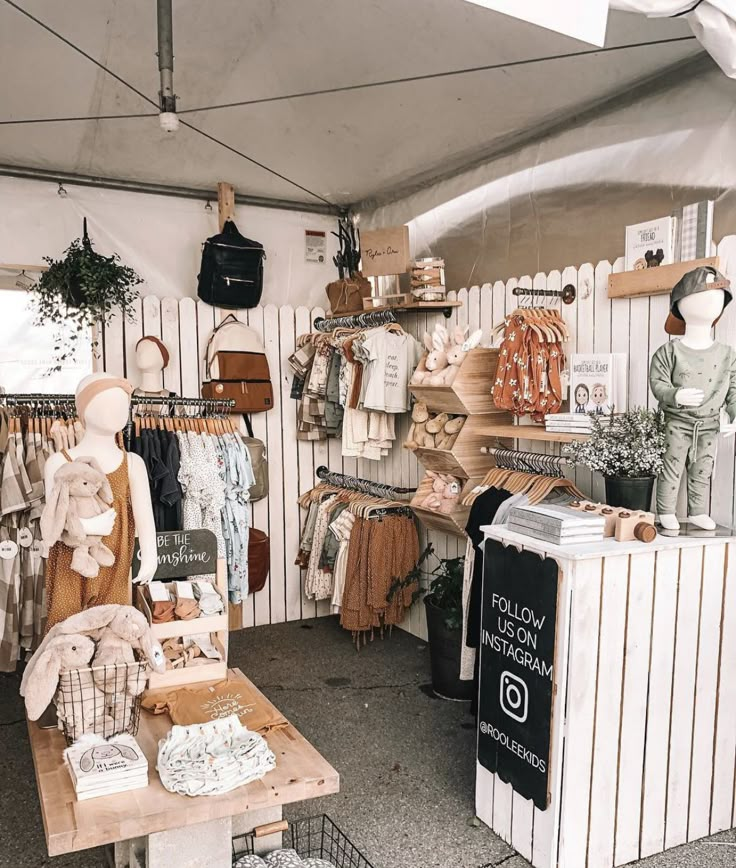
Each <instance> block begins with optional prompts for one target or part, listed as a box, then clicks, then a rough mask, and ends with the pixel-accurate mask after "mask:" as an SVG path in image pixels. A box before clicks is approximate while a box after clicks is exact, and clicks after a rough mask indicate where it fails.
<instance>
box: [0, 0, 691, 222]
mask: <svg viewBox="0 0 736 868" xmlns="http://www.w3.org/2000/svg"><path fill="white" fill-rule="evenodd" d="M15 2H16V3H17V4H18V5H19V6H21V7H22V8H23V9H25V10H27V11H28V12H30V13H31V14H32V15H34V16H36V17H37V18H39V19H40V20H41V21H43V22H44V23H46V24H47V25H49V26H50V27H51V28H53V29H54V30H56V31H58V32H59V33H60V34H61V35H63V36H64V37H65V38H67V39H68V40H70V41H71V42H73V43H75V44H76V45H78V46H79V47H80V48H82V49H83V50H84V51H86V52H87V53H88V54H90V55H91V56H92V57H94V58H96V59H98V60H99V61H100V62H102V63H103V64H104V65H106V66H107V67H108V68H109V69H110V70H112V71H114V72H115V73H117V74H118V75H119V76H121V77H122V78H123V79H125V80H126V81H128V82H130V83H131V84H132V85H134V86H135V87H136V88H138V89H139V90H141V91H143V92H144V93H145V94H147V95H148V96H150V97H151V98H152V99H154V100H155V99H156V95H157V90H158V71H157V63H156V57H155V52H156V4H155V2H154V0H64V2H62V3H60V2H56V0H15ZM689 35H690V30H689V27H688V26H687V23H686V22H684V21H683V20H647V19H645V18H644V17H643V16H640V15H629V14H624V13H612V14H611V19H610V22H609V29H608V38H607V42H606V46H607V47H610V46H616V45H623V44H628V43H638V42H647V41H650V40H663V39H669V38H673V37H680V36H689ZM589 49H590V47H589V46H586V45H583V44H582V43H579V42H576V41H574V40H572V39H569V38H566V37H563V36H559V35H556V34H553V33H551V32H549V31H546V30H542V29H540V28H537V27H534V26H532V25H529V24H525V23H523V22H520V21H517V20H515V19H512V18H508V17H506V16H503V15H500V14H498V13H495V12H492V11H489V10H487V9H484V8H482V7H479V6H476V5H474V4H470V3H466V2H464V0H340V2H329V0H309V2H305V0H247V2H235V0H219V2H207V3H203V2H201V0H175V2H174V52H175V74H174V80H175V89H176V93H177V94H178V96H179V109H180V110H182V109H189V108H193V107H197V106H203V105H211V104H215V103H227V102H232V101H238V100H247V99H256V98H264V97H273V96H281V95H284V94H290V93H296V92H302V91H309V90H317V89H323V88H332V87H340V86H345V85H352V84H358V83H365V82H375V81H380V80H385V79H395V78H403V77H406V76H416V75H423V74H427V73H436V72H441V71H445V70H453V69H458V68H468V67H474V66H480V65H486V64H497V63H508V62H512V61H518V60H522V59H526V58H535V57H540V56H549V55H557V54H562V53H568V52H581V51H588V50H589ZM700 52H701V47H700V45H699V44H698V42H697V41H695V40H690V41H683V42H672V43H668V44H664V45H660V46H649V47H643V48H627V49H623V50H620V51H612V52H610V53H601V54H589V55H586V56H582V57H576V58H567V59H558V60H550V61H546V62H543V63H537V64H531V65H525V66H517V67H513V68H510V69H503V70H495V71H484V72H475V73H470V74H465V75H459V76H451V77H446V78H439V79H431V80H425V81H417V82H412V83H401V84H393V85H388V86H385V87H376V88H372V89H367V90H356V91H351V92H348V93H339V94H328V95H321V96H310V97H304V98H299V99H290V100H286V101H278V102H271V103H264V104H261V105H251V106H245V107H236V108H228V109H221V110H218V111H210V112H198V113H194V114H189V115H185V116H184V117H185V118H186V119H187V120H188V121H189V122H191V123H192V124H194V125H195V126H198V127H200V128H201V129H203V130H206V131H207V132H208V133H209V134H211V135H213V136H216V137H217V138H219V139H221V140H222V141H224V142H226V143H227V144H229V145H231V146H233V147H234V148H237V149H238V150H240V151H243V152H245V153H246V154H248V155H250V156H252V157H253V158H254V159H256V160H258V161H260V162H262V163H264V164H266V165H267V166H269V167H271V168H273V169H275V170H276V171H278V172H280V173H282V174H283V175H286V176H288V177H289V178H291V179H293V180H294V181H296V182H297V183H298V184H300V185H302V186H303V187H306V188H308V190H310V191H313V192H314V193H316V194H318V195H319V196H321V197H323V198H324V199H327V200H328V201H330V202H333V203H337V204H341V205H347V204H353V203H357V202H361V201H365V200H373V201H380V200H386V199H390V198H394V197H396V196H399V195H402V194H404V193H405V192H406V191H408V190H410V189H412V188H413V187H415V186H416V185H417V183H423V182H429V181H431V180H432V179H434V178H437V177H440V176H444V175H446V174H448V173H450V172H454V171H457V170H460V169H462V168H463V167H465V166H467V165H469V164H472V163H473V162H477V161H478V160H479V159H482V158H484V157H486V156H488V155H491V154H493V153H494V152H495V151H497V150H498V149H499V148H500V147H502V146H504V145H505V144H507V143H509V142H513V141H516V140H521V139H523V138H524V137H525V136H530V135H533V134H534V133H535V131H539V130H543V129H544V128H545V126H547V125H548V124H549V123H550V122H551V121H552V120H553V119H557V120H559V119H564V118H570V119H573V118H574V116H575V115H576V113H578V112H579V111H581V110H583V109H589V108H590V106H592V105H595V104H597V103H600V102H601V101H605V100H607V99H609V98H610V97H612V96H613V95H615V94H620V93H624V92H626V91H627V90H629V89H631V88H632V87H633V86H634V84H636V83H638V82H640V81H641V80H644V79H648V78H650V77H652V76H656V75H658V74H661V73H664V72H665V71H667V70H669V69H670V68H671V67H673V66H675V65H677V64H679V63H682V62H684V61H686V60H688V59H689V58H691V57H693V56H694V55H696V54H699V53H700ZM671 74H672V75H674V76H677V75H678V73H677V71H675V72H673V73H671ZM680 74H681V75H685V74H686V73H685V72H682V73H680ZM148 111H154V109H153V108H152V107H151V106H150V105H148V104H147V103H146V102H145V101H144V100H143V99H141V98H140V97H139V96H137V95H135V94H134V93H132V92H131V91H130V90H129V89H127V88H126V87H125V86H124V85H122V84H120V83H119V82H117V81H115V80H114V79H113V78H112V77H111V76H109V75H108V74H106V73H105V72H104V71H102V70H100V69H99V68H97V67H96V66H95V65H93V64H92V63H91V62H90V61H89V60H87V59H85V58H84V57H82V56H81V55H80V54H78V53H76V52H75V51H74V50H73V49H72V48H70V47H69V46H68V45H66V44H64V43H63V42H62V41H60V40H59V39H58V38H56V37H55V36H54V35H52V34H51V33H49V32H48V31H46V30H44V29H43V28H42V27H40V26H39V24H37V23H35V22H33V21H31V20H29V19H28V18H27V17H25V16H24V15H23V14H22V13H21V12H19V11H18V10H17V9H15V8H13V7H12V6H11V5H9V4H8V3H7V2H6V0H0V121H3V120H4V121H7V120H17V119H22V118H44V117H67V116H89V115H100V114H124V113H138V112H148ZM0 164H4V165H12V166H25V167H33V168H38V169H45V170H52V171H57V172H67V173H75V174H82V175H94V176H102V177H106V178H120V179H130V180H136V181H144V182H151V183H161V184H167V185H173V186H187V187H196V188H207V189H210V188H212V187H213V185H214V182H215V181H216V180H218V179H225V180H228V181H231V182H232V183H233V184H235V186H236V189H237V190H238V191H239V192H241V193H249V194H252V195H258V196H264V197H275V198H281V199H291V200H297V201H303V202H315V201H316V199H315V198H314V197H312V196H310V195H309V193H306V192H304V191H303V190H300V189H298V188H297V187H294V186H292V185H290V184H288V183H287V182H286V181H284V180H282V179H280V178H277V177H275V176H273V175H271V174H269V173H268V172H267V171H265V170H264V169H262V168H259V167H258V166H255V165H253V164H252V163H249V162H248V161H246V160H245V159H243V158H242V157H241V156H238V155H236V154H234V153H231V152H229V151H228V150H226V149H225V148H223V147H221V146H220V145H218V144H215V143H213V142H211V141H208V140H207V139H205V138H204V137H202V136H200V135H198V134H197V133H195V132H193V131H191V130H189V129H186V128H181V129H180V130H179V131H178V132H177V133H175V134H165V133H163V132H161V131H160V130H159V126H158V120H157V118H156V117H150V118H138V119H124V120H123V119H118V120H102V121H75V122H71V123H53V124H38V125H19V126H13V125H0Z"/></svg>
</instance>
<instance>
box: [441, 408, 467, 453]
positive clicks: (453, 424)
mask: <svg viewBox="0 0 736 868" xmlns="http://www.w3.org/2000/svg"><path fill="white" fill-rule="evenodd" d="M464 424H465V416H455V417H454V418H453V419H448V420H447V422H445V424H444V427H443V428H442V431H441V432H440V433H439V434H437V436H436V437H435V447H436V448H437V449H444V450H450V449H452V447H453V446H454V445H455V441H456V440H457V437H458V434H459V433H460V431H461V430H462V427H463V425H464Z"/></svg>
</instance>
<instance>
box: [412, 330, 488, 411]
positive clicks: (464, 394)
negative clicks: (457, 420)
mask: <svg viewBox="0 0 736 868" xmlns="http://www.w3.org/2000/svg"><path fill="white" fill-rule="evenodd" d="M497 367H498V350H493V349H486V348H484V347H477V348H476V349H474V350H471V351H470V352H469V353H468V355H467V356H466V357H465V361H464V362H463V363H462V365H461V366H460V370H459V371H458V372H457V375H456V376H455V380H454V382H453V383H452V385H450V386H425V385H418V386H411V385H410V386H409V390H410V391H411V393H412V395H414V397H415V398H416V399H417V401H423V402H424V403H425V404H426V405H427V407H429V409H430V410H439V411H444V412H445V413H457V414H460V415H462V416H472V415H473V414H475V413H497V412H503V411H499V410H497V409H496V405H495V404H494V403H493V396H492V395H491V389H492V388H493V381H494V380H495V378H496V368H497Z"/></svg>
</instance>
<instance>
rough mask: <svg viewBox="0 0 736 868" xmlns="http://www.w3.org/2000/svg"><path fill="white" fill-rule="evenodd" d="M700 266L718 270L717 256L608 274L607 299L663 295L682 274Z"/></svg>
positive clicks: (718, 261)
mask: <svg viewBox="0 0 736 868" xmlns="http://www.w3.org/2000/svg"><path fill="white" fill-rule="evenodd" d="M702 265H710V266H712V267H713V268H720V260H719V258H718V257H717V256H711V257H708V258H707V259H691V260H690V261H689V262H673V263H672V265H660V266H658V267H657V268H642V269H641V270H640V271H621V272H619V273H618V274H610V275H609V276H608V297H609V298H637V297H639V296H643V295H664V294H665V293H668V292H670V290H671V289H672V287H673V286H674V285H675V284H676V283H677V281H678V280H679V279H680V278H681V277H682V276H683V275H684V274H687V273H688V271H692V270H693V269H694V268H698V267H700V266H702Z"/></svg>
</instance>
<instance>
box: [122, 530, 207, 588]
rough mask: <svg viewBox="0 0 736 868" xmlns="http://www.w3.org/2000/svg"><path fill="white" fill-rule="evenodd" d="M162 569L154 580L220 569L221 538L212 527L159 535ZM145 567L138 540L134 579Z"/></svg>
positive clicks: (160, 565)
mask: <svg viewBox="0 0 736 868" xmlns="http://www.w3.org/2000/svg"><path fill="white" fill-rule="evenodd" d="M156 546H157V549H158V568H157V569H156V572H155V574H154V576H153V578H154V579H180V578H182V577H184V576H205V575H209V574H211V573H214V572H215V570H216V569H217V538H216V537H215V535H214V534H213V533H212V531H211V530H168V531H164V532H163V533H157V534H156ZM140 568H141V550H140V546H139V545H138V540H137V539H136V541H135V550H134V552H133V578H135V577H136V576H137V575H138V572H139V570H140Z"/></svg>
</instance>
